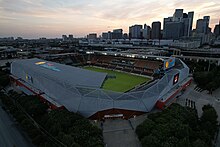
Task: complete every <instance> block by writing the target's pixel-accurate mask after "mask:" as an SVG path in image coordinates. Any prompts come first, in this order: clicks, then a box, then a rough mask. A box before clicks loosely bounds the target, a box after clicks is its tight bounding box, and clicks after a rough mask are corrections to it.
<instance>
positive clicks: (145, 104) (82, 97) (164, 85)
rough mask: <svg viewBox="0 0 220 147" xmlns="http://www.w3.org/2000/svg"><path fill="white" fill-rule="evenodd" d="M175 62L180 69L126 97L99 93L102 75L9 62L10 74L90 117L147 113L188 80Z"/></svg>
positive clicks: (31, 61) (185, 69)
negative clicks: (116, 112)
mask: <svg viewBox="0 0 220 147" xmlns="http://www.w3.org/2000/svg"><path fill="white" fill-rule="evenodd" d="M176 61H178V62H180V63H181V64H182V68H178V69H177V68H173V69H170V70H169V71H167V72H166V73H165V74H164V76H163V77H162V78H161V79H159V80H158V81H157V82H156V83H155V84H153V85H152V86H150V87H148V88H147V89H145V90H141V91H133V92H127V93H120V92H114V91H108V90H104V89H101V88H100V85H101V84H102V82H103V81H104V78H105V76H106V74H102V73H97V72H90V71H87V70H82V69H80V68H76V67H71V66H67V65H62V64H58V63H53V62H49V61H44V60H40V59H27V60H20V61H15V62H13V63H12V65H11V74H12V75H13V76H15V77H17V78H20V79H21V80H22V81H23V82H26V83H28V84H29V85H31V86H32V87H34V88H36V89H38V90H40V91H42V92H44V93H45V95H47V97H49V98H50V99H51V100H54V101H56V102H58V103H59V104H61V105H63V106H65V107H66V108H67V109H68V110H69V111H72V112H78V113H80V114H82V115H83V116H85V117H90V116H92V115H94V114H96V113H97V112H100V111H105V110H108V109H121V110H130V111H138V112H149V111H151V110H152V109H153V107H154V106H155V104H156V102H157V101H158V100H159V99H161V98H162V97H163V96H164V95H165V94H167V93H169V91H171V90H172V89H174V88H176V87H178V85H179V84H180V83H181V82H182V81H183V80H184V79H186V78H187V77H188V75H189V68H188V67H187V66H186V65H185V64H184V63H183V62H182V61H181V60H179V59H176ZM36 62H49V63H51V64H52V65H53V66H54V67H57V69H59V70H60V71H53V70H51V69H47V68H43V67H39V66H37V65H36V64H35V63H36ZM71 68H73V70H72V69H71ZM61 72H62V73H61ZM67 72H68V73H67ZM81 72H82V73H81ZM75 73H81V74H75ZM177 74H178V76H179V77H178V81H177V83H175V84H174V80H175V79H174V76H175V75H177ZM79 75H80V76H79ZM84 76H85V77H84ZM80 78H84V79H80ZM91 78H93V79H91ZM95 78H96V81H95V80H94V79H95ZM85 79H86V80H85ZM90 82H91V83H92V84H91V83H90Z"/></svg>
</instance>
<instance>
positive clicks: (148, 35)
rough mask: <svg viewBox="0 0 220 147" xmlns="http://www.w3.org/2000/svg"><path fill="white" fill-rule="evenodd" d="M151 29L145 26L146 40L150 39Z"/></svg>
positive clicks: (144, 35)
mask: <svg viewBox="0 0 220 147" xmlns="http://www.w3.org/2000/svg"><path fill="white" fill-rule="evenodd" d="M150 34H151V28H150V26H148V25H146V24H144V28H143V29H142V36H143V38H144V39H150V37H151V36H150Z"/></svg>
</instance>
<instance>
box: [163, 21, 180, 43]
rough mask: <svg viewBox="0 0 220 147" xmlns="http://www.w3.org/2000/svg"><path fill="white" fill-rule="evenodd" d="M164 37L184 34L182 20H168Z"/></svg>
mask: <svg viewBox="0 0 220 147" xmlns="http://www.w3.org/2000/svg"><path fill="white" fill-rule="evenodd" d="M165 34H166V39H179V38H180V37H182V36H183V34H184V23H183V22H168V23H166V32H165Z"/></svg>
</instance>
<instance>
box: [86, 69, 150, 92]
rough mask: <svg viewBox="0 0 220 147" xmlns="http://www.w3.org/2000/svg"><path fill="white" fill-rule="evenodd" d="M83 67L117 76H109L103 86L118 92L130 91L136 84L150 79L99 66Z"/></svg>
mask: <svg viewBox="0 0 220 147" xmlns="http://www.w3.org/2000/svg"><path fill="white" fill-rule="evenodd" d="M83 68H84V69H87V70H92V71H96V72H104V73H108V74H109V75H114V76H116V78H108V79H107V80H106V81H105V82H104V84H103V87H102V88H103V89H106V90H112V91H117V92H125V91H128V90H130V89H132V88H133V87H135V86H136V85H138V84H141V83H144V82H147V81H149V80H150V79H149V78H146V77H142V76H137V75H132V74H128V73H123V72H118V71H112V70H108V69H102V68H97V67H91V66H85V67H83Z"/></svg>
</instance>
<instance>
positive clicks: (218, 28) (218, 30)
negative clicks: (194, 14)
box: [214, 21, 220, 36]
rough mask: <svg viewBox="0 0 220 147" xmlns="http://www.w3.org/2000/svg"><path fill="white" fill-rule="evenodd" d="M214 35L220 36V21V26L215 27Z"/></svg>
mask: <svg viewBox="0 0 220 147" xmlns="http://www.w3.org/2000/svg"><path fill="white" fill-rule="evenodd" d="M214 34H215V35H216V36H219V35H220V21H219V24H217V25H215V28H214Z"/></svg>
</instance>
